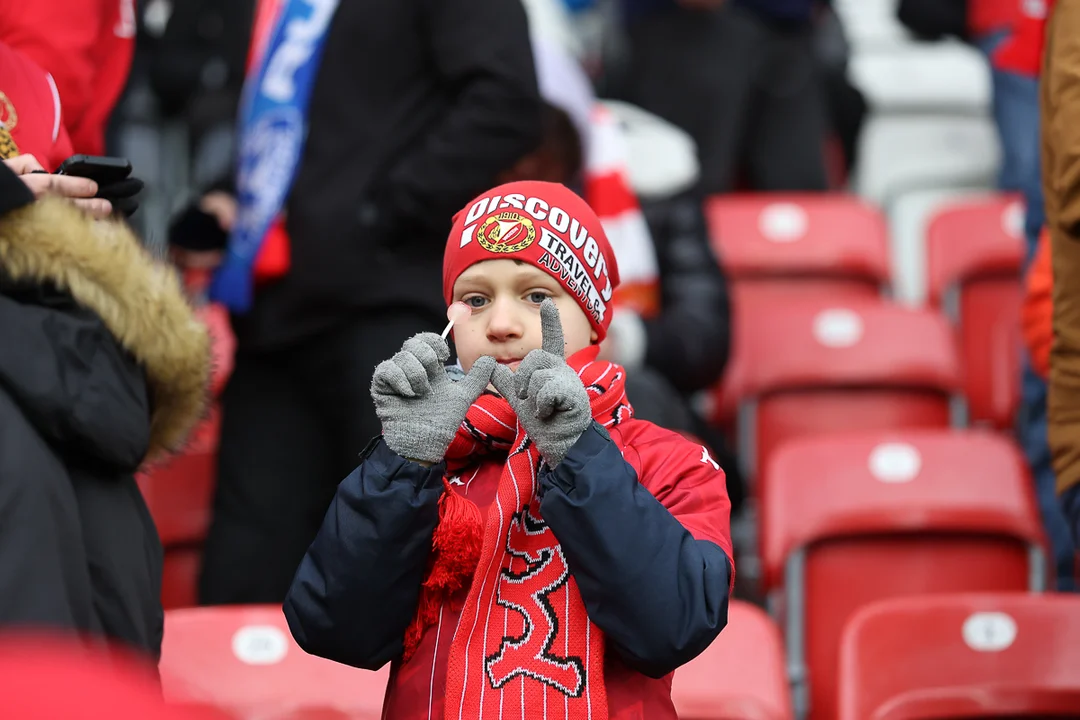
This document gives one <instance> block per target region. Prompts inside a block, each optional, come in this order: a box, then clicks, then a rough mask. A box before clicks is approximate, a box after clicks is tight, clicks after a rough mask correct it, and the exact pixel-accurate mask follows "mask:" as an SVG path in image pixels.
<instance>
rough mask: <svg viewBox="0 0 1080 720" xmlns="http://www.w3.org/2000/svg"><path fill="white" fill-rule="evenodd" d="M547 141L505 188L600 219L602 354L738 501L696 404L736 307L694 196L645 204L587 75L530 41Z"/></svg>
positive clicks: (728, 465) (644, 415) (642, 413)
mask: <svg viewBox="0 0 1080 720" xmlns="http://www.w3.org/2000/svg"><path fill="white" fill-rule="evenodd" d="M533 55H534V58H535V60H536V69H537V78H538V82H539V86H540V93H541V96H542V97H543V99H544V102H545V107H544V120H545V122H544V136H543V141H542V142H541V145H540V147H539V148H538V149H537V150H535V151H534V152H532V153H530V154H528V155H526V156H525V157H523V158H522V159H521V160H520V161H519V162H518V163H517V164H516V165H515V166H514V167H513V168H511V169H510V170H508V171H506V172H504V173H502V174H501V175H500V177H499V180H500V182H513V181H515V180H543V181H547V182H557V183H561V184H564V185H567V186H568V187H571V188H575V189H578V190H579V191H580V192H581V193H582V196H583V197H584V198H585V200H586V202H588V203H589V205H590V207H592V209H593V210H594V211H595V212H596V213H597V215H598V216H599V218H600V221H601V223H602V224H603V226H604V231H605V233H606V234H607V236H608V239H609V241H610V242H611V246H612V250H613V251H614V253H615V257H616V258H617V259H618V261H619V275H620V279H621V281H620V285H619V287H618V289H616V291H615V295H614V300H613V304H614V311H613V314H612V321H611V327H610V328H609V330H608V336H607V338H606V339H605V340H604V342H603V343H602V345H601V353H600V356H601V358H602V359H606V360H611V361H612V362H616V363H619V364H620V365H623V366H624V367H626V368H627V370H629V371H632V372H631V373H630V375H629V379H628V380H627V390H626V392H627V396H628V397H629V398H630V401H631V402H632V403H634V408H635V410H634V412H635V414H636V416H637V417H639V418H641V419H643V420H648V421H650V422H653V423H655V424H657V425H659V426H661V427H664V428H667V429H669V430H676V431H682V432H690V433H694V434H697V435H699V436H701V437H702V438H704V439H706V440H707V441H708V442H709V444H710V445H712V446H713V448H714V449H715V452H717V453H718V455H717V458H716V459H717V461H718V462H720V464H721V465H722V466H723V468H724V470H725V472H726V473H727V474H728V483H729V486H733V487H729V492H730V493H732V494H733V495H734V496H735V497H741V492H740V489H739V487H738V483H739V476H738V473H737V470H738V468H737V463H735V462H734V460H733V458H731V457H730V453H728V452H727V451H726V449H725V447H724V442H723V438H722V437H719V436H715V434H714V433H710V432H708V431H707V430H706V429H705V423H704V422H702V421H701V420H700V418H698V417H696V415H695V414H694V412H693V411H692V410H691V407H690V403H689V397H690V396H691V395H692V394H693V393H695V392H698V391H700V390H704V389H706V388H708V387H710V386H712V385H713V384H714V383H716V382H717V381H718V380H719V379H720V377H721V376H722V375H723V372H724V367H725V365H726V363H727V358H728V352H729V346H730V341H731V338H730V333H731V328H730V303H729V297H728V292H727V282H726V279H725V277H724V273H723V270H722V268H721V266H720V263H719V262H718V260H717V258H716V256H715V255H714V254H713V252H712V248H711V246H710V245H709V241H708V234H707V228H706V222H705V216H704V213H703V211H702V202H701V197H700V195H699V193H698V192H696V191H695V190H690V191H686V192H681V193H678V194H676V195H674V196H672V197H667V198H653V199H650V200H649V201H648V202H645V203H641V202H640V201H639V199H638V198H637V196H636V194H635V192H634V189H633V187H632V185H631V181H630V177H629V173H628V169H627V147H626V138H625V137H624V132H623V129H622V126H621V125H620V123H619V121H618V118H617V117H616V116H615V115H614V114H613V113H612V112H611V111H610V110H608V109H607V108H605V107H603V106H602V105H601V104H599V103H598V102H597V100H596V97H595V95H594V94H593V90H592V87H591V85H590V83H589V80H588V78H587V76H586V75H585V72H584V69H583V68H582V67H581V66H580V65H579V64H578V63H577V61H576V60H575V59H574V58H573V57H572V56H571V55H570V53H569V52H567V51H566V50H565V49H564V48H563V47H561V46H560V45H557V44H555V43H554V42H552V41H551V40H548V39H546V38H538V37H534V39H533Z"/></svg>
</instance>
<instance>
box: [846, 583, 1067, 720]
mask: <svg viewBox="0 0 1080 720" xmlns="http://www.w3.org/2000/svg"><path fill="white" fill-rule="evenodd" d="M839 698H840V706H839V715H837V717H838V718H839V720H944V719H946V718H948V719H950V720H956V719H959V718H980V719H984V718H1073V719H1075V718H1077V717H1080V599H1078V598H1076V597H1075V596H1071V595H1029V594H999V595H991V594H987V595H931V596H924V597H909V598H898V599H894V600H885V601H881V602H877V603H874V604H872V605H868V606H867V607H865V608H863V609H862V610H861V611H859V612H858V613H857V614H856V615H855V616H854V617H853V618H852V620H851V622H850V623H848V625H847V627H846V628H845V629H844V635H843V640H842V641H841V648H840V686H839Z"/></svg>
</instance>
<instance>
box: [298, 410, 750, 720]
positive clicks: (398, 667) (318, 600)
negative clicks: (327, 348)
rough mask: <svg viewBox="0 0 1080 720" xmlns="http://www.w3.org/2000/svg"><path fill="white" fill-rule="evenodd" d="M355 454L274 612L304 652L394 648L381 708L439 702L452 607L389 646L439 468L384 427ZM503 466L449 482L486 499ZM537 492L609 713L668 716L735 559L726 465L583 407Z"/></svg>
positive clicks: (422, 564) (719, 619)
mask: <svg viewBox="0 0 1080 720" xmlns="http://www.w3.org/2000/svg"><path fill="white" fill-rule="evenodd" d="M362 457H363V461H362V463H361V465H360V466H359V467H358V468H357V469H356V470H355V471H353V473H352V474H351V475H349V476H348V477H347V478H346V479H345V480H344V481H343V482H342V483H341V485H340V486H339V488H338V491H337V495H336V497H335V499H334V502H333V504H332V505H331V507H330V510H329V512H328V513H327V515H326V519H325V521H324V523H323V526H322V529H321V530H320V532H319V534H318V537H317V538H316V539H315V542H314V543H313V544H312V545H311V547H310V549H309V550H308V552H307V555H306V556H305V557H304V559H303V561H302V563H301V565H300V567H299V569H298V571H297V574H296V578H295V579H294V581H293V584H292V587H291V588H290V590H289V594H288V597H287V598H286V600H285V605H284V610H285V617H286V618H287V619H288V622H289V627H290V628H291V629H292V633H293V636H294V637H295V638H296V641H297V642H298V643H299V644H300V646H301V647H302V648H304V650H306V651H307V652H309V653H312V654H314V655H319V656H321V657H325V658H329V659H331V660H335V661H337V662H341V663H345V664H348V665H353V666H356V667H360V668H367V669H377V668H379V667H382V666H383V665H385V664H386V663H387V662H393V663H394V665H393V668H392V671H391V677H390V686H389V689H388V692H387V697H386V705H385V707H384V715H383V717H384V719H385V720H414V719H419V718H424V719H425V720H426V718H428V717H442V715H443V710H444V708H443V695H444V688H445V684H446V668H447V656H448V653H449V648H450V644H451V643H450V640H451V638H452V637H453V634H454V631H455V629H456V627H457V619H458V614H457V612H455V611H454V610H452V609H451V608H450V607H449V606H444V607H443V611H442V615H441V617H440V621H439V623H438V624H436V625H435V626H432V627H430V628H428V630H427V632H426V634H425V636H424V638H423V640H422V641H421V644H420V647H419V648H418V649H417V651H416V653H415V655H414V656H413V657H412V659H411V660H410V661H409V663H408V664H406V665H402V664H401V660H400V659H401V655H402V651H403V644H402V643H403V636H404V631H405V629H406V627H407V626H408V625H409V623H410V621H411V620H412V618H413V615H414V613H415V612H416V607H417V599H418V596H419V592H420V584H421V582H422V581H423V578H424V575H425V571H426V569H427V563H428V555H429V551H430V549H431V540H432V532H433V531H434V528H435V525H436V522H437V520H438V514H439V510H438V501H439V497H440V496H441V494H442V492H443V482H442V480H443V474H444V471H445V468H444V466H443V465H442V464H439V465H436V466H434V467H430V468H425V467H422V466H420V465H418V464H416V463H412V462H409V461H407V460H404V459H403V458H401V457H400V456H398V455H396V454H395V453H394V452H393V451H391V450H390V449H389V448H388V447H387V446H386V444H385V443H384V442H383V441H382V440H381V439H377V440H376V441H374V442H372V444H371V445H369V446H368V448H367V449H366V450H365V451H364V453H363V455H362ZM502 467H503V466H502V463H501V462H490V461H489V462H485V463H483V464H480V465H479V466H477V467H475V468H473V469H471V470H469V471H467V472H463V473H461V474H460V475H458V476H456V477H454V478H451V482H452V483H454V484H460V485H461V486H463V491H464V492H465V494H466V495H467V496H468V497H469V498H470V499H472V500H473V501H474V502H476V503H477V505H478V506H479V507H481V508H487V507H488V506H489V505H490V503H491V501H492V499H493V498H494V496H495V490H496V485H497V483H498V478H499V475H500V473H501V472H502ZM539 492H540V497H541V500H540V511H541V513H542V514H543V517H544V519H545V520H546V522H547V524H548V525H549V527H551V529H552V531H553V532H554V533H555V536H556V537H557V538H558V540H559V542H560V544H561V545H562V550H563V553H564V554H565V557H566V561H567V564H568V565H569V567H570V572H571V573H572V574H573V576H574V579H575V580H576V581H577V584H578V589H579V591H580V593H581V597H582V600H583V601H584V603H585V607H586V609H587V610H588V613H589V618H590V619H591V620H592V621H593V622H594V623H595V624H596V625H597V626H598V627H599V628H600V629H601V630H602V631H603V632H604V634H605V638H606V641H607V646H608V647H607V657H606V660H605V672H604V682H605V687H606V690H607V696H608V709H609V715H610V717H612V718H620V719H625V720H629V718H650V720H666V719H668V718H670V719H671V720H674V719H675V718H676V717H677V716H676V713H675V709H674V707H673V706H672V702H671V678H672V673H673V671H674V670H675V669H676V668H677V667H679V666H680V665H683V664H684V663H686V662H688V661H689V660H691V659H692V658H694V657H695V656H696V655H697V654H699V653H700V652H701V651H703V650H704V649H705V648H706V647H707V646H708V645H709V643H711V642H712V641H713V639H714V638H715V637H716V636H717V635H718V634H719V633H720V631H721V630H722V629H723V628H724V625H725V624H726V622H727V608H728V598H729V594H730V591H731V587H732V582H733V579H734V566H733V564H732V560H731V558H732V551H731V539H730V532H729V514H730V507H731V506H730V503H729V501H728V496H727V489H726V485H725V478H724V473H723V471H722V470H721V469H720V467H719V466H718V465H717V464H716V463H715V462H714V461H713V459H712V457H711V456H710V454H709V451H708V450H707V449H706V448H703V447H702V446H701V445H696V444H694V443H692V442H691V441H689V440H687V439H685V438H683V437H682V436H680V435H677V434H676V433H673V432H670V431H668V430H663V429H661V428H659V427H657V426H655V425H653V424H652V423H648V422H645V421H643V420H629V421H627V422H624V423H623V424H621V425H619V426H617V427H614V428H611V431H610V435H608V433H607V432H606V431H605V430H604V429H602V428H600V426H599V425H597V424H596V423H593V425H592V426H591V427H590V428H589V429H588V430H586V432H585V433H584V434H583V435H582V436H581V438H580V439H579V440H578V442H577V443H576V444H575V445H574V447H573V448H572V449H571V450H570V452H569V454H567V456H566V459H565V460H564V461H563V462H562V463H560V464H559V466H558V467H556V468H555V469H545V470H544V471H543V472H542V473H541V476H540V490H539ZM464 592H467V589H466V590H465V591H463V593H464Z"/></svg>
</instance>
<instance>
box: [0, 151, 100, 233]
mask: <svg viewBox="0 0 1080 720" xmlns="http://www.w3.org/2000/svg"><path fill="white" fill-rule="evenodd" d="M4 164H5V165H7V166H8V168H9V169H10V170H11V171H12V172H14V173H15V174H16V175H18V176H19V179H21V180H22V181H23V182H24V183H25V184H26V187H28V188H29V189H30V192H32V193H34V197H36V198H41V197H44V196H46V195H59V196H61V197H66V198H69V199H70V200H71V201H72V202H74V203H75V204H76V205H77V206H79V207H80V208H82V209H83V210H84V211H86V212H87V213H89V214H90V215H91V216H93V217H95V218H98V219H101V218H106V217H109V215H111V214H112V212H113V206H112V203H110V202H109V201H108V200H105V199H104V198H99V197H96V196H97V194H98V184H97V183H96V182H94V181H93V180H89V179H87V178H80V177H68V176H65V175H53V174H50V173H48V172H46V170H45V168H43V167H42V166H41V163H39V162H38V161H37V158H35V157H34V156H33V155H16V156H15V157H13V158H10V159H8V160H4Z"/></svg>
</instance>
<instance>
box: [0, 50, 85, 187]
mask: <svg viewBox="0 0 1080 720" xmlns="http://www.w3.org/2000/svg"><path fill="white" fill-rule="evenodd" d="M62 107H63V105H62V103H61V102H60V94H59V92H57V89H56V83H55V82H54V81H53V79H52V76H51V75H49V73H47V72H45V71H44V70H42V69H41V67H39V66H38V65H37V63H35V62H34V61H33V60H31V59H30V58H28V57H26V56H25V55H23V54H22V53H20V52H19V51H18V50H15V49H13V48H11V47H9V46H8V45H7V44H6V43H3V42H0V128H2V130H3V131H4V132H5V134H4V136H3V146H2V147H0V158H5V159H6V158H11V157H14V156H16V155H18V154H20V153H22V154H26V155H32V156H34V158H35V159H36V161H37V162H40V163H41V165H42V167H43V169H46V170H50V171H55V170H56V169H57V168H58V167H59V166H60V163H62V162H63V161H64V160H66V159H68V158H69V157H71V155H72V150H71V139H70V138H69V137H68V133H67V129H66V128H65V127H64V124H63V112H62ZM20 113H21V115H22V118H21V119H20Z"/></svg>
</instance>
